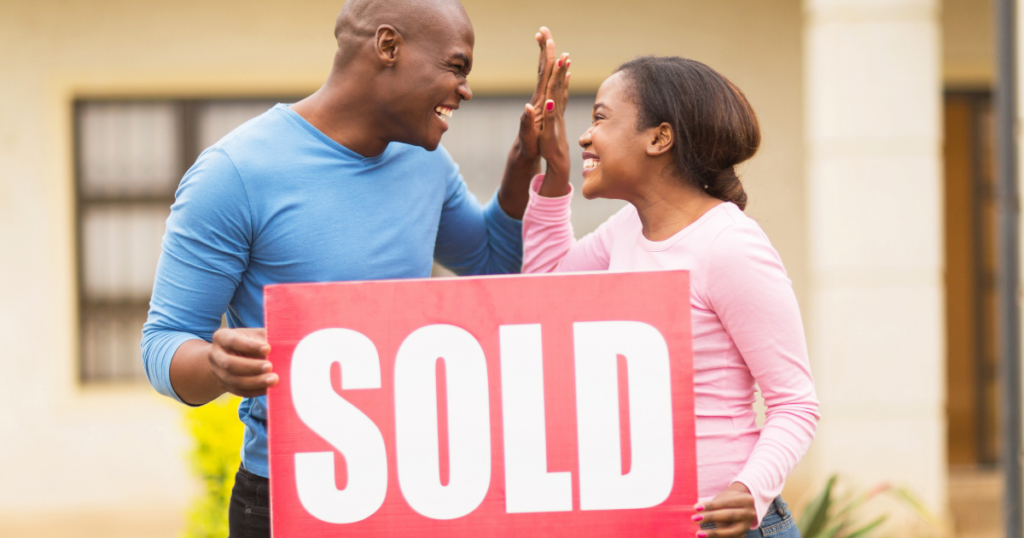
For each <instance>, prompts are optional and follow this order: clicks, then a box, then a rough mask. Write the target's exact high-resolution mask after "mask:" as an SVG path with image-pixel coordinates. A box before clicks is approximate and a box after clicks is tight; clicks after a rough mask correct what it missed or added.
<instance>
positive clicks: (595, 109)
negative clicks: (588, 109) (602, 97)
mask: <svg viewBox="0 0 1024 538" xmlns="http://www.w3.org/2000/svg"><path fill="white" fill-rule="evenodd" d="M599 108H603V109H606V110H607V109H608V105H606V104H604V103H594V112H595V113H597V109H599Z"/></svg>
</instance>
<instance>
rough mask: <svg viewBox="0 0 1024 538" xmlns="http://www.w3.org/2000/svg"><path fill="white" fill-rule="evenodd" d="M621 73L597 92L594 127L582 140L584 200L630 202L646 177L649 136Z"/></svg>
mask: <svg viewBox="0 0 1024 538" xmlns="http://www.w3.org/2000/svg"><path fill="white" fill-rule="evenodd" d="M629 91H630V89H629V85H628V81H627V80H626V77H625V76H624V75H623V73H622V72H621V71H620V72H618V73H615V74H614V75H612V76H610V77H608V79H606V80H605V81H604V83H603V84H601V88H600V89H599V90H597V99H595V102H594V111H593V123H592V124H591V125H590V129H587V132H585V133H583V136H581V137H580V141H579V142H580V146H581V147H583V189H582V191H583V197H584V198H586V199H588V200H592V199H594V198H616V199H623V200H628V199H630V198H631V194H632V193H633V192H635V186H636V184H637V182H638V181H639V180H640V179H641V178H642V177H643V167H644V165H645V164H646V160H647V151H646V147H647V144H646V142H647V141H646V140H645V132H644V131H638V130H637V107H636V105H635V104H633V102H632V99H631V98H630V94H629Z"/></svg>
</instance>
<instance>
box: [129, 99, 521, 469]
mask: <svg viewBox="0 0 1024 538" xmlns="http://www.w3.org/2000/svg"><path fill="white" fill-rule="evenodd" d="M434 259H436V260H437V261H438V262H439V263H441V264H442V265H444V266H446V267H448V268H449V269H452V270H453V271H455V272H456V273H457V274H462V275H480V274H500V273H514V272H518V271H519V269H520V265H521V263H522V223H521V222H520V221H517V220H514V219H512V218H511V217H509V216H507V215H506V214H505V213H504V212H503V211H502V209H501V208H500V207H499V206H498V204H497V201H496V197H495V198H494V199H492V200H491V201H490V203H488V204H487V205H486V206H485V207H481V206H480V204H479V202H478V201H477V200H476V198H475V197H474V196H473V195H472V194H470V193H469V191H468V190H467V189H466V184H465V183H464V182H463V180H462V176H461V175H460V174H459V168H458V166H457V165H456V164H455V163H454V162H453V161H452V158H451V156H450V155H449V154H448V152H447V151H445V150H444V148H443V147H442V148H439V149H437V150H436V151H433V152H428V151H426V150H424V149H423V148H420V147H415V146H410V145H406V144H400V143H392V144H390V145H389V146H388V147H387V149H386V150H385V151H384V153H382V154H380V155H378V156H376V157H362V156H361V155H359V154H357V153H355V152H353V151H350V150H349V149H347V148H345V147H344V146H342V145H340V144H338V143H337V142H335V141H334V140H332V139H330V138H328V137H327V136H326V135H324V134H323V133H321V132H320V131H318V130H317V129H316V128H315V127H313V126H312V125H311V124H310V123H308V122H307V121H306V120H304V119H303V118H302V117H301V116H299V115H298V114H296V113H295V112H293V111H292V110H291V109H290V108H288V106H286V105H277V106H275V107H274V108H272V109H270V110H269V111H267V112H266V113H264V114H263V115H261V116H259V117H257V118H254V119H253V120H251V121H249V122H248V123H246V124H245V125H242V126H241V127H239V128H238V129H236V130H235V131H233V132H232V133H231V134H229V135H227V136H226V137H224V138H223V139H222V140H221V141H219V142H218V143H217V144H215V145H213V146H212V147H210V148H209V149H207V150H206V151H204V152H203V154H202V155H200V157H199V159H198V160H197V161H196V163H195V164H194V165H193V166H192V168H191V169H189V171H188V172H187V173H186V174H185V177H184V178H183V179H182V181H181V184H180V186H179V187H178V190H177V192H176V193H175V202H174V205H173V206H172V207H171V215H170V217H168V219H167V231H166V233H165V234H164V238H163V246H162V252H161V255H160V262H159V265H158V267H157V274H156V281H155V283H154V286H153V297H152V300H151V301H150V310H149V319H148V320H147V321H146V324H145V327H144V328H143V337H142V357H143V362H144V363H145V370H146V376H147V377H148V378H149V381H150V383H151V384H152V385H153V387H154V388H156V390H157V391H159V392H160V393H161V394H164V395H166V396H169V397H171V398H174V399H176V400H179V401H180V398H179V397H178V395H177V394H176V393H175V392H174V389H173V388H172V387H171V381H170V365H171V357H173V356H174V352H175V351H176V350H177V349H178V346H180V345H181V344H182V343H184V342H185V341H187V340H192V339H202V340H206V341H207V342H209V341H211V340H212V338H213V332H214V331H216V330H217V328H218V327H220V323H221V315H222V314H225V313H226V314H227V321H228V325H229V326H231V327H262V326H263V287H264V286H266V285H268V284H280V283H289V282H331V281H344V280H378V279H389V278H423V277H427V276H430V270H431V267H432V265H433V260H434ZM266 408H267V407H266V399H265V397H259V398H246V399H244V400H243V401H242V404H241V405H240V406H239V410H238V414H239V418H240V419H241V420H242V422H243V423H244V424H245V437H244V440H243V447H242V462H243V465H244V466H245V468H246V469H247V470H248V471H250V472H252V473H254V474H257V475H260V476H268V474H269V470H268V467H267V414H266Z"/></svg>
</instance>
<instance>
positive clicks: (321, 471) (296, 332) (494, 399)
mask: <svg viewBox="0 0 1024 538" xmlns="http://www.w3.org/2000/svg"><path fill="white" fill-rule="evenodd" d="M687 288H688V275H687V273H685V272H662V273H659V272H654V273H644V274H605V275H560V276H551V277H528V278H518V277H502V278H474V279H450V280H447V279H446V280H427V281H424V280H420V281H404V282H403V281H381V282H360V283H338V284H308V285H286V286H272V287H268V288H267V290H266V315H267V319H266V321H267V331H268V337H269V341H270V344H271V346H272V352H271V355H270V359H271V361H272V362H273V363H274V366H275V368H274V370H275V372H276V373H277V374H278V375H279V376H280V378H281V382H280V383H279V384H278V385H277V386H275V387H273V388H271V389H270V391H269V393H268V399H269V408H270V420H269V424H270V464H271V475H272V476H271V482H270V483H271V507H272V518H271V519H272V525H273V529H274V533H275V535H276V536H302V535H310V536H312V535H316V536H383V535H394V534H403V533H414V534H416V535H418V536H427V537H430V536H514V535H542V536H566V535H576V534H586V535H588V536H608V537H611V536H629V535H634V536H666V537H668V536H673V537H674V536H685V535H693V533H694V531H696V530H697V526H696V525H695V524H694V523H693V522H692V521H691V518H690V516H691V515H692V514H693V510H692V507H693V505H694V503H695V502H696V500H697V489H696V487H697V484H696V467H695V465H696V464H695V448H694V435H695V434H694V416H693V378H692V375H693V374H692V348H691V339H690V338H691V337H690V322H689V317H690V312H689V307H688V305H687V304H686V303H685V302H684V303H680V301H678V300H676V297H677V296H678V294H683V296H685V293H686V289H687ZM668 289H671V290H678V293H672V294H665V293H664V290H668ZM659 298H661V299H659Z"/></svg>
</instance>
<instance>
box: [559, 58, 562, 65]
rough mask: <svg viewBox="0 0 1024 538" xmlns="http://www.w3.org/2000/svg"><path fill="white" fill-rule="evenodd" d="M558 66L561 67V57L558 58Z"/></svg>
mask: <svg viewBox="0 0 1024 538" xmlns="http://www.w3.org/2000/svg"><path fill="white" fill-rule="evenodd" d="M558 67H562V59H561V58H559V59H558Z"/></svg>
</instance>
